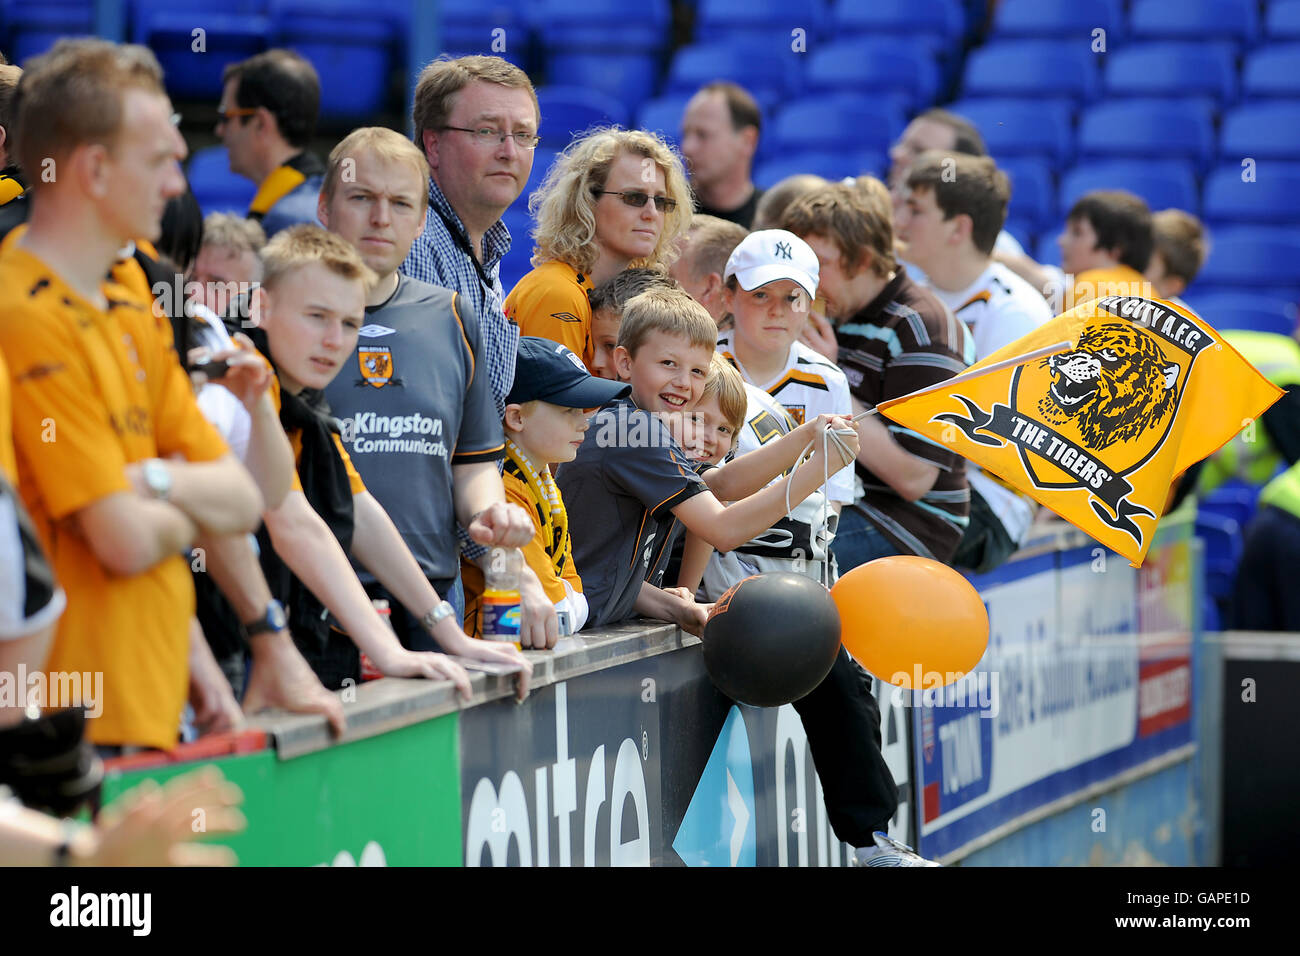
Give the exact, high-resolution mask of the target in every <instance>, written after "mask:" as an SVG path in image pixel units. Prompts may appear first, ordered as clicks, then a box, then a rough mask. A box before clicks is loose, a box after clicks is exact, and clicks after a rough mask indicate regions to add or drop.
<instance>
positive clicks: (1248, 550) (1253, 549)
mask: <svg viewBox="0 0 1300 956" xmlns="http://www.w3.org/2000/svg"><path fill="white" fill-rule="evenodd" d="M1298 563H1300V518H1297V517H1296V516H1295V515H1293V514H1291V513H1290V512H1288V511H1283V510H1282V509H1281V508H1276V507H1274V506H1273V505H1261V506H1260V509H1259V512H1258V513H1257V514H1256V515H1255V517H1254V519H1253V520H1252V521H1251V523H1250V526H1249V527H1248V528H1247V529H1246V545H1245V549H1244V550H1243V551H1242V555H1241V563H1240V564H1238V565H1237V581H1236V585H1235V587H1234V589H1233V594H1232V613H1231V619H1230V620H1228V621H1225V622H1224V625H1225V627H1232V628H1235V629H1237V630H1242V631H1300V588H1297V587H1296V583H1295V569H1296V566H1297V564H1298Z"/></svg>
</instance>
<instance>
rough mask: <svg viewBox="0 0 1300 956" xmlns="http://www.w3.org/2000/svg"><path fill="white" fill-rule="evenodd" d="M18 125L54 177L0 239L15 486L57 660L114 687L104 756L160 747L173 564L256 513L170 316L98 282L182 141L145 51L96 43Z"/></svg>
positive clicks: (150, 228)
mask: <svg viewBox="0 0 1300 956" xmlns="http://www.w3.org/2000/svg"><path fill="white" fill-rule="evenodd" d="M56 117H57V119H58V122H57V123H55V122H54V119H55V118H56ZM17 129H18V134H17V136H16V137H15V138H16V139H17V141H18V149H19V153H20V156H19V159H20V162H21V163H22V164H23V165H24V166H26V167H27V168H29V169H33V170H36V169H41V170H52V171H53V175H50V176H37V177H33V178H34V179H37V180H38V182H37V183H35V184H34V185H35V188H34V191H33V198H32V215H31V219H30V225H29V227H28V228H26V229H18V230H15V231H14V232H13V233H11V234H10V235H9V236H8V237H7V238H6V240H5V242H4V244H3V246H0V350H3V352H4V354H5V358H6V361H7V363H8V365H9V375H10V384H11V386H12V398H13V428H14V446H15V450H16V452H17V459H18V477H19V490H20V492H21V495H22V498H23V501H24V503H25V504H26V506H27V509H28V511H29V513H30V514H31V517H32V520H33V522H34V523H35V525H36V528H37V533H38V535H39V536H40V538H41V541H42V544H43V545H44V546H45V549H46V551H47V553H48V554H49V555H50V556H51V559H52V561H53V564H54V570H55V574H56V576H57V578H58V580H59V582H60V584H61V585H62V586H63V588H64V589H65V591H66V592H67V598H68V605H67V610H66V611H65V612H64V614H63V616H62V618H61V619H60V621H59V624H58V629H57V631H56V633H55V638H54V645H53V647H52V649H51V653H50V658H49V662H48V665H47V666H48V669H49V670H50V671H51V672H72V671H75V672H79V673H81V674H83V675H84V674H87V673H89V674H102V675H103V677H102V687H103V695H102V696H103V699H102V701H95V702H93V706H92V707H91V709H92V710H93V711H99V712H100V713H101V716H98V717H97V718H95V719H94V720H91V721H90V722H89V725H88V734H89V736H90V738H91V739H92V740H93V741H94V742H95V743H96V744H97V745H100V746H101V747H105V748H108V749H112V750H116V749H120V748H123V747H157V748H165V747H169V746H172V745H173V744H174V743H175V742H176V738H177V730H178V725H179V721H180V716H181V709H182V706H183V705H184V702H185V696H186V685H187V678H188V673H187V663H186V658H187V649H188V641H189V628H188V624H189V620H190V617H191V616H192V614H193V610H194V592H193V585H192V583H191V580H190V575H189V568H188V562H187V561H186V560H185V559H184V558H183V557H182V554H183V553H184V552H186V551H187V550H188V549H189V547H190V545H191V543H192V542H193V540H194V538H195V536H196V535H197V534H198V533H200V532H201V531H207V532H212V533H215V534H233V533H238V532H245V531H250V530H252V529H253V528H255V527H256V526H257V522H258V513H259V511H260V508H261V498H260V495H259V493H258V491H257V487H256V485H255V484H254V483H253V481H252V479H251V477H250V476H249V475H248V473H247V472H246V471H245V470H244V468H243V466H242V465H240V464H239V462H238V461H237V460H236V459H235V458H234V457H233V456H232V455H231V454H230V453H229V451H228V449H227V448H226V446H225V444H224V442H222V440H221V439H220V437H219V436H218V435H217V433H216V432H215V431H214V430H213V428H212V426H210V425H209V424H208V423H207V422H206V421H205V420H204V418H203V416H202V415H201V414H200V412H199V410H198V406H197V405H196V403H195V401H194V396H193V393H192V391H191V389H190V385H189V381H188V380H187V378H186V376H185V374H184V372H183V371H182V369H181V367H180V365H179V363H178V362H177V360H176V356H175V353H174V351H173V350H172V346H171V330H170V327H169V325H168V323H167V321H166V319H164V318H160V317H158V316H156V315H155V314H154V312H153V310H152V308H151V303H150V302H149V301H147V300H143V299H142V298H141V296H140V294H139V292H138V290H133V289H130V288H128V287H126V286H124V285H121V284H119V283H117V282H113V281H109V280H106V279H105V276H106V275H107V274H108V272H109V270H110V267H111V266H112V265H113V263H114V261H115V259H116V257H117V255H118V253H119V251H120V250H121V249H122V247H123V246H125V245H127V244H128V242H129V241H130V240H131V239H133V238H135V237H142V238H145V239H150V240H151V239H154V238H156V237H157V236H158V234H159V231H160V222H161V218H162V212H163V208H164V206H165V204H166V202H167V200H168V199H169V198H170V197H172V196H174V195H178V194H179V193H180V192H181V191H182V190H183V189H184V180H183V178H182V175H181V171H180V165H179V160H180V159H181V158H182V157H183V156H184V154H185V144H184V141H183V140H182V139H181V138H180V135H179V133H178V132H177V131H176V129H175V126H174V125H173V121H172V110H171V104H170V103H169V102H168V99H167V96H166V94H165V93H164V91H163V86H162V71H161V70H160V69H159V67H158V63H157V61H156V60H155V59H154V57H153V54H151V53H150V52H149V51H148V50H146V49H144V48H143V47H138V46H119V45H115V44H112V43H108V42H106V41H101V40H73V41H61V42H60V43H59V44H57V45H56V46H55V47H54V49H53V50H51V51H50V52H49V53H47V54H45V55H44V56H41V57H38V58H36V59H34V60H32V61H31V62H30V63H29V64H28V69H27V70H26V71H25V72H24V76H23V79H22V82H21V85H20V87H19V107H18V116H17ZM61 703H64V704H66V703H68V702H61ZM83 703H85V704H87V705H88V706H90V705H91V704H92V702H90V701H84V700H83Z"/></svg>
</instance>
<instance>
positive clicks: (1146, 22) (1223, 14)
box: [1128, 0, 1259, 43]
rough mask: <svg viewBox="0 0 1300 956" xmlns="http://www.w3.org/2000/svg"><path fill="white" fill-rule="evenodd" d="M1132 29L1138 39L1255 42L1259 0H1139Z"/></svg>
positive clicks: (1131, 25)
mask: <svg viewBox="0 0 1300 956" xmlns="http://www.w3.org/2000/svg"><path fill="white" fill-rule="evenodd" d="M1128 25H1129V31H1130V33H1131V35H1132V38H1133V39H1137V40H1201V39H1204V38H1205V37H1217V38H1228V39H1234V40H1237V41H1239V42H1241V43H1253V42H1254V41H1255V39H1256V38H1257V37H1258V36H1259V4H1257V3H1255V0H1136V2H1135V3H1134V4H1133V9H1132V10H1131V11H1130V13H1129V20H1128Z"/></svg>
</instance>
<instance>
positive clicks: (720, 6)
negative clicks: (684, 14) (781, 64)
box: [695, 0, 825, 49]
mask: <svg viewBox="0 0 1300 956" xmlns="http://www.w3.org/2000/svg"><path fill="white" fill-rule="evenodd" d="M824 18H825V5H824V4H821V3H791V2H790V0H699V2H698V4H697V6H696V8H695V39H696V41H697V42H706V43H707V42H710V41H721V40H735V39H757V40H762V41H766V42H773V43H782V44H784V45H785V46H786V47H789V46H790V44H791V43H792V42H793V41H794V40H795V39H796V36H797V35H795V34H793V32H792V31H794V30H802V31H804V33H803V37H804V41H805V49H810V48H811V46H812V42H811V41H813V40H814V39H815V38H816V37H818V36H820V35H821V33H822V27H823V21H824Z"/></svg>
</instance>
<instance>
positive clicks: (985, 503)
mask: <svg viewBox="0 0 1300 956" xmlns="http://www.w3.org/2000/svg"><path fill="white" fill-rule="evenodd" d="M1010 198H1011V186H1010V183H1009V182H1008V181H1007V177H1006V174H1004V173H1003V172H1001V171H1000V170H999V169H998V168H997V166H996V165H995V164H994V162H993V160H991V159H989V158H988V157H987V156H966V155H963V154H955V155H948V154H946V153H939V152H928V153H922V154H921V156H920V157H918V158H917V160H916V161H915V162H914V163H913V164H912V166H911V168H910V170H909V171H908V174H907V180H906V182H905V183H904V184H903V192H902V199H903V201H902V204H901V205H900V206H898V207H897V208H896V209H895V211H894V221H895V223H896V224H897V226H898V237H899V238H900V239H902V240H903V241H904V242H906V243H907V256H908V260H909V261H910V262H914V263H916V264H917V265H918V266H920V268H921V269H922V270H924V272H925V275H926V281H927V285H928V286H929V287H930V290H931V291H932V292H934V294H935V296H937V297H938V299H939V301H940V302H942V303H943V304H944V305H946V306H947V307H948V308H949V309H951V310H952V313H953V315H955V316H956V317H957V318H958V319H960V320H961V321H962V322H965V323H966V326H967V327H968V328H969V329H970V330H971V334H972V335H973V336H974V337H975V360H976V361H980V360H982V359H985V358H987V357H988V356H990V355H992V354H993V353H994V352H996V351H997V350H998V349H1000V348H1002V347H1003V346H1004V345H1009V344H1010V343H1012V342H1014V341H1016V340H1017V339H1019V338H1021V337H1022V336H1025V335H1028V334H1029V333H1030V332H1032V331H1033V330H1034V329H1036V328H1038V327H1039V326H1040V325H1042V324H1043V323H1044V322H1047V321H1049V320H1050V319H1051V318H1052V311H1051V309H1049V308H1048V307H1047V302H1046V300H1045V299H1044V298H1043V297H1042V295H1040V294H1039V293H1038V292H1037V291H1036V290H1035V289H1034V287H1033V286H1031V285H1030V284H1029V283H1028V282H1026V281H1025V280H1024V279H1022V278H1020V277H1019V276H1018V275H1016V274H1015V273H1013V272H1012V271H1011V270H1010V269H1008V268H1007V267H1006V266H1004V265H1002V264H1001V263H1000V262H994V261H993V246H994V243H996V241H997V237H998V231H999V230H1000V229H1001V228H1002V223H1003V221H1004V220H1005V219H1006V214H1007V203H1008V201H1009V200H1010ZM966 476H967V478H968V479H969V481H970V486H971V503H970V524H969V525H967V527H966V532H965V534H964V535H963V536H962V540H961V544H960V545H958V547H957V551H956V553H955V554H954V555H953V563H954V564H956V565H957V566H959V567H963V568H970V569H972V570H975V571H979V572H981V573H983V572H987V571H991V570H993V569H994V568H995V567H997V566H998V565H999V564H1001V563H1002V562H1003V561H1005V560H1006V559H1007V558H1008V557H1010V555H1011V554H1012V552H1014V551H1015V550H1016V548H1018V547H1019V546H1020V542H1021V541H1023V540H1024V538H1025V536H1026V535H1027V534H1028V533H1029V528H1030V526H1031V525H1032V524H1033V521H1034V502H1033V499H1032V498H1029V497H1028V496H1026V495H1022V494H1020V493H1018V492H1016V491H1013V490H1012V489H1011V488H1009V487H1007V486H1006V485H1005V484H1003V483H1002V482H1001V481H998V480H997V479H995V478H992V477H990V476H989V475H988V474H986V473H985V472H984V471H983V470H981V469H980V468H977V467H975V466H974V465H971V464H969V463H967V465H966Z"/></svg>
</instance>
